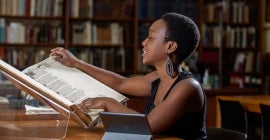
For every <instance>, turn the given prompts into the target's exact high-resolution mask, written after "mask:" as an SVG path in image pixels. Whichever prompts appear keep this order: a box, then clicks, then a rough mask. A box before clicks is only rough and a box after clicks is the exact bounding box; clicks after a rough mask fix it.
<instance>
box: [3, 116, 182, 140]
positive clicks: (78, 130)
mask: <svg viewBox="0 0 270 140" xmlns="http://www.w3.org/2000/svg"><path fill="white" fill-rule="evenodd" d="M54 121H55V120H54ZM46 122H47V123H46V125H43V124H45V123H44V122H41V121H40V122H39V121H33V122H32V123H25V122H23V121H18V122H17V123H16V125H14V123H10V122H3V121H0V123H1V125H0V130H1V131H0V139H5V140H18V139H19V140H59V139H64V140H89V139H91V140H101V138H102V136H103V134H104V128H103V125H102V124H99V125H98V126H96V127H93V128H89V129H84V128H82V127H81V126H80V125H78V124H77V123H75V122H74V121H72V120H71V121H70V122H69V126H68V129H67V133H66V136H65V135H64V134H65V133H64V131H65V127H62V128H56V127H55V126H54V124H55V123H54V122H51V121H48V120H47V121H46ZM3 125H5V126H9V128H8V127H3ZM52 133H53V134H54V136H52ZM62 136H64V137H62ZM155 140H181V139H179V138H173V137H156V138H155Z"/></svg>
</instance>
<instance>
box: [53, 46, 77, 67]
mask: <svg viewBox="0 0 270 140" xmlns="http://www.w3.org/2000/svg"><path fill="white" fill-rule="evenodd" d="M50 56H51V57H52V58H53V59H55V60H56V61H59V62H60V63H62V64H64V65H66V66H68V67H76V65H77V63H78V62H79V61H80V60H79V59H78V58H77V57H75V56H74V55H73V54H72V53H71V52H70V51H68V50H66V49H64V48H62V47H57V48H54V49H52V50H51V54H50Z"/></svg>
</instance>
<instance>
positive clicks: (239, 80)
mask: <svg viewBox="0 0 270 140" xmlns="http://www.w3.org/2000/svg"><path fill="white" fill-rule="evenodd" d="M229 78H230V79H229V82H230V83H229V85H230V87H235V88H258V89H259V88H260V87H261V86H262V79H261V78H260V77H257V76H250V75H243V74H235V73H232V74H230V77H229Z"/></svg>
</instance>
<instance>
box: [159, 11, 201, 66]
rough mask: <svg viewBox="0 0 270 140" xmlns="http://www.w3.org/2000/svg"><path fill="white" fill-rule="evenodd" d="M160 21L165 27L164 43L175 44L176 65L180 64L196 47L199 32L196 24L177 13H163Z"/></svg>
mask: <svg viewBox="0 0 270 140" xmlns="http://www.w3.org/2000/svg"><path fill="white" fill-rule="evenodd" d="M161 19H162V20H163V21H164V22H165V24H166V26H167V31H166V35H165V41H174V42H176V43H177V45H178V48H177V50H176V60H177V62H176V64H177V65H179V64H181V63H182V62H183V61H184V60H185V59H187V58H188V57H189V56H190V55H191V54H192V52H193V51H194V50H195V49H196V48H197V47H198V44H199V41H200V32H199V29H198V26H197V25H196V23H195V22H194V21H193V20H192V19H191V18H189V17H187V16H184V15H182V14H178V13H173V12H170V13H165V14H164V15H162V16H161Z"/></svg>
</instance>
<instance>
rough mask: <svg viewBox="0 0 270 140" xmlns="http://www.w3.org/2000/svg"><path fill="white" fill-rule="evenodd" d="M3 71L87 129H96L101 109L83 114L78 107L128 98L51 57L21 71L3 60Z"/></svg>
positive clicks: (1, 68)
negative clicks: (87, 102) (89, 102)
mask: <svg viewBox="0 0 270 140" xmlns="http://www.w3.org/2000/svg"><path fill="white" fill-rule="evenodd" d="M0 70H1V71H2V72H3V73H4V75H5V76H6V77H7V78H8V79H9V80H10V81H11V82H12V83H13V84H14V85H15V86H16V87H18V88H19V89H20V90H22V91H23V92H25V93H27V94H29V95H31V96H32V97H34V98H36V99H38V100H39V101H42V102H43V103H45V104H47V105H49V106H50V107H52V108H53V109H55V110H56V111H58V112H59V113H62V114H63V115H65V114H66V113H65V112H64V111H63V108H64V109H65V110H68V111H69V112H70V114H71V117H72V119H74V120H75V121H76V122H78V123H79V124H81V125H82V126H83V127H84V128H90V127H94V126H95V124H96V123H97V121H98V120H99V112H100V111H103V110H101V109H91V110H90V111H89V112H83V111H82V110H81V109H80V108H79V107H78V106H77V104H79V103H80V102H81V101H83V100H84V99H86V98H95V97H110V98H113V99H115V100H117V101H118V102H120V103H123V104H124V103H125V102H126V101H127V100H128V98H127V97H125V96H124V95H122V94H120V93H118V92H117V91H115V90H113V89H111V88H110V87H108V86H106V85H105V84H103V83H101V82H99V81H97V80H96V79H94V78H93V77H91V76H89V75H87V74H85V73H83V72H81V71H80V70H78V69H76V68H71V67H67V66H64V65H62V64H61V63H59V62H58V61H55V60H54V59H52V58H51V57H48V58H46V59H45V60H43V61H40V62H38V63H36V64H34V65H32V66H30V67H28V68H26V69H24V70H23V71H19V70H17V69H16V68H14V67H13V66H11V65H9V64H8V63H6V62H4V61H2V60H0Z"/></svg>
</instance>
